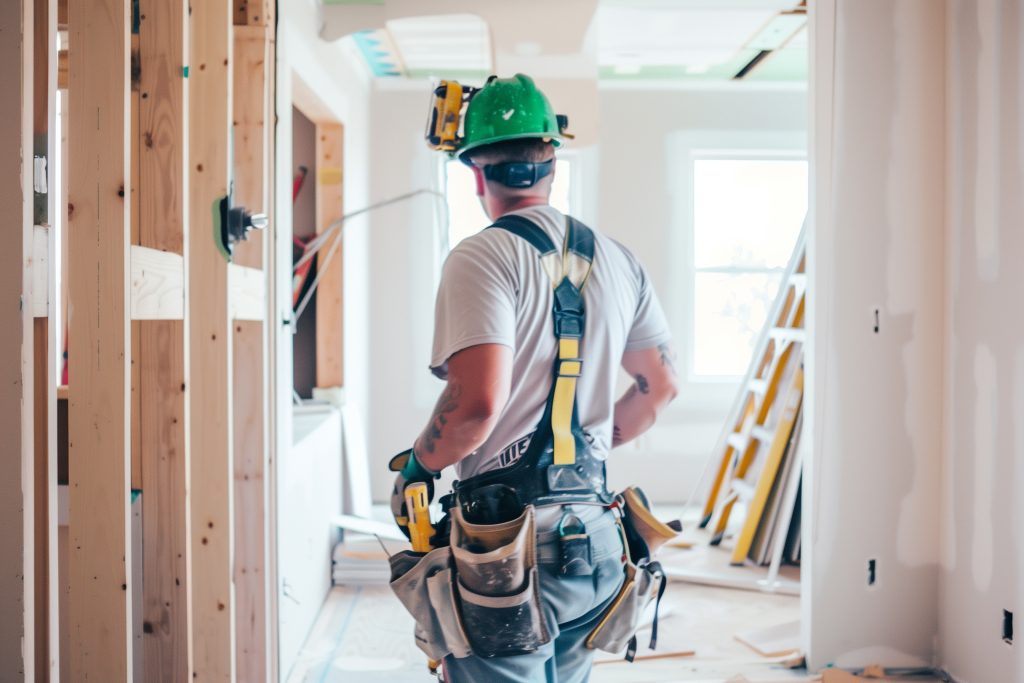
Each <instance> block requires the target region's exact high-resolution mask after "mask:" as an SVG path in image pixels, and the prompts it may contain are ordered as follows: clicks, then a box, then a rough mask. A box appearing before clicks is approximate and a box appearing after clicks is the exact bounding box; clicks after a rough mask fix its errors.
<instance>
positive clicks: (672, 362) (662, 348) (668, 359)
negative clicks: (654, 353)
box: [658, 344, 676, 375]
mask: <svg viewBox="0 0 1024 683" xmlns="http://www.w3.org/2000/svg"><path fill="white" fill-rule="evenodd" d="M658 352H659V353H660V354H661V364H662V365H664V366H665V367H666V368H668V369H669V370H671V371H672V374H673V375H674V374H676V352H675V351H674V350H673V349H672V346H671V345H669V344H658Z"/></svg>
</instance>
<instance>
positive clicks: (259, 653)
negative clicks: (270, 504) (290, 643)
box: [229, 1, 274, 681]
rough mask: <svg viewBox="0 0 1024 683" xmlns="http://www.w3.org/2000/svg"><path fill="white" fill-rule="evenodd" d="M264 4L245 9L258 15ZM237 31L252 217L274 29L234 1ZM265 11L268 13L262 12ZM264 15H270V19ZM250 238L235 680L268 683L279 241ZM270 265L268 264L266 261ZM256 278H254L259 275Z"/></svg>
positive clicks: (238, 156)
mask: <svg viewBox="0 0 1024 683" xmlns="http://www.w3.org/2000/svg"><path fill="white" fill-rule="evenodd" d="M260 4H261V3H259V2H255V1H254V2H252V3H246V5H245V8H246V9H248V10H252V9H253V8H254V7H258V6H259V5H260ZM235 7H236V16H235V19H236V25H235V28H234V51H235V53H234V71H233V78H234V83H233V85H232V88H233V90H234V101H233V105H232V106H233V108H234V116H233V123H234V130H233V142H234V167H233V170H234V201H235V203H236V204H239V205H242V206H245V207H247V208H248V209H249V210H251V211H253V212H261V213H265V214H267V215H268V216H269V215H270V214H271V211H270V205H271V197H272V196H273V194H272V192H271V190H270V187H271V178H272V176H273V173H272V170H271V169H272V168H273V167H272V166H271V163H270V161H271V158H272V156H271V150H272V145H273V135H272V132H273V125H272V122H273V120H274V116H273V112H274V104H273V68H274V42H273V35H274V29H273V27H272V26H267V25H266V24H262V23H255V24H248V23H247V22H246V25H239V22H238V13H237V9H238V7H239V3H236V5H235ZM264 9H265V8H264ZM264 16H266V15H264ZM273 229H274V227H273V221H271V224H270V227H269V229H268V230H267V231H265V232H267V233H268V234H263V232H264V231H260V232H255V233H252V234H251V235H250V237H249V239H248V240H246V241H244V242H241V243H239V244H237V245H235V254H234V261H233V264H232V266H231V268H232V269H233V271H232V273H233V274H234V277H232V274H229V280H231V282H232V283H233V284H234V283H237V281H238V278H237V274H238V271H237V270H235V269H237V268H238V267H249V268H251V269H256V272H258V274H259V276H260V277H259V281H258V282H257V283H256V284H257V286H258V287H259V291H257V292H255V294H256V295H257V296H256V297H254V300H253V301H252V304H253V305H254V306H258V307H259V309H257V310H255V311H252V313H255V314H256V315H257V316H258V320H241V319H239V317H240V316H239V310H238V306H237V304H238V303H239V300H238V298H237V297H242V296H244V295H243V294H241V293H235V291H234V289H233V288H232V294H231V296H232V300H231V305H232V310H233V312H232V317H233V318H234V319H235V320H236V322H235V328H234V339H233V354H234V378H233V393H234V397H233V401H234V403H233V411H234V439H235V452H234V457H235V462H234V486H235V489H234V494H235V512H234V515H235V517H234V525H235V573H234V578H235V600H236V603H235V631H236V643H235V649H236V661H235V666H236V675H237V677H238V680H244V681H265V680H268V677H269V676H268V673H269V671H268V663H269V659H270V654H271V653H270V648H268V642H269V633H270V623H269V617H268V615H269V610H270V583H269V580H268V579H269V574H268V571H267V557H268V551H267V538H268V535H269V532H270V528H271V525H270V523H269V520H268V517H267V479H266V477H265V476H264V475H265V472H266V471H267V461H268V450H267V443H268V442H267V428H268V420H267V399H266V396H267V392H266V387H267V378H268V376H269V373H268V372H267V353H266V346H267V339H266V327H265V325H264V324H263V322H262V319H263V318H264V317H265V314H266V311H267V307H266V297H267V294H268V290H267V286H268V285H267V278H266V276H265V273H264V272H263V271H260V270H259V269H261V268H264V267H265V260H266V259H265V253H266V245H267V244H272V243H273V238H272V235H271V234H270V231H272V230H273ZM266 265H269V263H267V264H266ZM254 274H255V273H254Z"/></svg>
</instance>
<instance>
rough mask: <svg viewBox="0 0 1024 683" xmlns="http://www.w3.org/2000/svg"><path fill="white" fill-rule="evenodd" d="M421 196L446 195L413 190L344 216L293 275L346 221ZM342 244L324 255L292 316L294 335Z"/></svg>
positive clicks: (338, 241) (335, 244) (316, 242)
mask: <svg viewBox="0 0 1024 683" xmlns="http://www.w3.org/2000/svg"><path fill="white" fill-rule="evenodd" d="M420 194H430V195H433V196H434V197H435V199H437V198H440V199H444V195H443V194H441V193H440V192H438V191H437V190H434V189H427V188H421V189H419V190H413V191H412V192H406V193H405V194H400V195H398V196H397V197H392V198H391V199H385V200H384V201H381V202H377V203H376V204H370V205H369V206H366V207H363V208H362V209H359V210H357V211H353V212H352V213H347V214H345V215H344V216H342V217H341V218H339V219H338V220H336V221H334V222H333V223H331V224H330V225H328V226H327V229H326V230H324V231H323V232H322V233H320V234H319V235H317V236H316V237H315V238H314V239H313V240H311V241H310V242H309V244H308V245H307V249H308V251H306V253H304V254H303V255H302V258H300V259H299V260H298V261H296V262H295V264H294V265H293V266H292V273H293V274H294V273H295V271H296V270H297V269H298V268H299V267H300V266H302V265H303V264H305V263H306V262H307V261H309V260H310V259H312V258H313V257H314V256H316V255H317V254H318V253H320V250H321V249H322V248H323V246H324V244H325V243H326V242H327V239H328V238H329V237H330V236H331V235H333V234H334V233H336V232H340V231H341V229H342V226H343V225H344V224H345V221H347V220H349V219H351V218H354V217H356V216H359V215H361V214H364V213H367V212H369V211H374V210H375V209H381V208H383V207H385V206H390V205H392V204H397V203H398V202H402V201H405V200H407V199H411V198H413V197H415V196H416V195H420ZM341 242H342V240H341V238H340V236H339V238H338V239H336V240H334V241H333V243H332V244H331V246H330V248H329V249H328V250H327V253H326V254H325V255H324V260H323V263H321V264H319V266H318V267H317V272H316V277H315V278H313V282H312V284H310V286H309V289H308V290H306V294H305V296H303V297H302V300H301V301H299V305H298V306H296V308H295V313H294V314H293V315H292V332H293V333H294V332H296V331H297V330H298V329H299V328H298V324H297V323H298V321H299V318H300V317H301V316H302V314H303V313H304V312H305V310H306V307H307V306H309V302H310V299H312V298H313V293H314V292H316V289H317V287H318V286H319V285H320V278H321V277H322V276H323V274H324V273H325V272H326V271H327V266H328V265H329V264H330V263H331V260H332V259H333V258H334V256H335V255H336V254H337V253H338V249H339V248H340V247H341ZM310 247H312V248H310Z"/></svg>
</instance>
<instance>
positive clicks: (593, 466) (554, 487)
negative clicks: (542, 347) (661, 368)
mask: <svg viewBox="0 0 1024 683" xmlns="http://www.w3.org/2000/svg"><path fill="white" fill-rule="evenodd" d="M491 228H500V229H503V230H506V231H508V232H511V233H513V234H514V235H517V236H519V237H521V238H522V239H524V240H526V241H527V242H529V243H530V244H531V245H532V246H533V247H534V248H535V249H536V250H537V251H538V252H539V256H540V262H541V265H542V267H543V268H544V271H545V273H547V275H548V277H549V279H550V280H551V287H552V293H553V305H552V318H553V323H554V325H553V331H554V334H555V338H556V339H557V341H558V355H557V358H556V359H555V364H554V369H553V382H552V387H551V392H550V395H549V397H548V401H547V405H546V408H545V411H544V416H543V418H541V421H540V423H539V424H538V426H537V429H536V431H535V432H534V433H533V434H532V435H531V437H530V442H529V446H527V447H526V451H525V452H524V453H523V455H522V457H520V459H519V460H518V461H516V462H515V463H514V464H512V465H510V466H508V467H504V468H501V469H497V470H491V471H488V472H484V473H483V474H479V475H476V476H474V477H471V478H470V479H467V480H465V481H462V482H456V485H455V491H456V493H457V494H458V497H459V500H460V503H461V504H462V505H463V509H464V510H465V511H467V512H468V513H469V514H471V515H472V514H473V513H474V510H476V511H477V512H479V513H480V515H481V517H485V518H488V519H495V518H502V517H506V516H507V515H512V514H518V512H517V511H518V510H521V509H522V506H524V505H528V504H531V503H533V504H539V505H542V504H547V503H571V502H598V503H603V504H608V503H610V502H611V500H612V497H611V495H610V494H609V493H608V491H607V489H606V486H605V470H604V461H603V460H600V459H598V458H596V457H594V456H593V454H592V452H591V445H590V441H589V439H588V437H587V435H585V434H584V432H583V429H582V427H581V426H580V424H579V417H578V413H577V405H576V391H577V385H578V383H579V379H580V376H581V374H582V372H583V359H582V357H581V344H582V341H583V333H584V331H585V327H586V315H585V311H584V305H583V287H584V286H585V285H586V282H587V279H588V277H589V276H590V272H591V270H592V268H593V262H594V233H593V231H591V230H590V228H588V227H587V226H585V225H584V224H583V223H581V222H579V221H577V220H576V219H574V218H572V217H568V216H567V217H566V231H565V239H564V240H563V243H562V248H561V249H558V248H557V247H556V246H555V244H554V242H553V241H552V240H551V238H550V237H548V235H547V233H545V232H544V231H543V230H542V229H541V228H540V227H539V226H537V225H536V224H534V223H533V222H532V221H530V220H529V219H527V218H525V217H523V216H519V215H514V214H513V215H509V216H503V217H502V218H500V219H498V220H497V221H495V223H494V225H493V226H491Z"/></svg>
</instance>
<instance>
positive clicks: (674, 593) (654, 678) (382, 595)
mask: <svg viewBox="0 0 1024 683" xmlns="http://www.w3.org/2000/svg"><path fill="white" fill-rule="evenodd" d="M662 611H663V614H662V621H661V626H660V635H659V645H658V651H657V652H658V653H667V652H675V651H684V650H694V651H696V656H692V657H685V658H674V659H664V660H653V661H638V662H634V663H633V664H626V663H621V662H620V661H619V660H618V659H617V658H614V657H610V656H609V657H608V658H607V659H609V660H611V661H609V662H607V663H606V662H601V663H599V664H597V665H596V666H595V667H594V673H593V675H592V676H591V681H592V682H593V683H620V682H621V683H627V682H628V683H669V682H671V681H703V682H704V683H710V682H711V681H728V680H730V679H732V680H734V681H743V680H746V681H749V682H750V683H767V682H768V681H772V682H775V681H780V682H781V681H806V680H814V679H813V678H809V677H808V676H806V674H805V673H803V672H792V671H787V670H785V669H782V668H781V667H779V666H778V665H777V664H775V663H773V661H772V660H768V659H765V658H763V657H760V656H758V655H757V654H755V653H754V652H753V651H751V650H749V649H747V648H746V647H745V646H744V645H741V644H740V643H738V642H736V641H735V640H734V638H733V636H734V634H735V632H736V631H739V630H744V629H750V628H759V627H768V626H772V625H774V624H778V623H784V622H787V621H791V620H794V619H796V618H798V617H799V600H798V599H797V598H793V597H788V596H781V595H770V594H762V593H751V592H746V591H736V590H731V589H724V588H710V587H704V586H695V585H690V584H685V583H673V584H672V585H671V586H670V587H669V590H668V592H667V593H666V596H665V601H664V603H663V607H662ZM640 642H641V646H642V645H643V644H644V642H645V640H644V636H643V635H641V641H640ZM647 652H649V651H644V650H641V652H640V653H639V654H641V655H643V654H645V653H647ZM737 676H743V677H745V678H736V677H737ZM355 680H358V681H366V682H367V683H376V682H381V683H383V682H384V681H387V682H388V683H415V682H419V683H427V682H428V681H431V680H435V679H433V678H431V677H430V676H429V675H428V674H427V671H426V666H425V663H424V657H423V654H422V653H421V652H420V651H419V650H418V649H416V647H415V646H414V645H413V642H412V620H411V618H410V617H409V616H408V614H407V613H406V612H405V610H404V609H402V607H401V605H399V603H398V602H397V600H396V599H395V598H394V597H393V595H392V594H391V592H390V590H389V589H388V588H386V587H377V586H374V587H361V588H335V589H334V590H333V591H332V592H331V594H330V596H329V597H328V600H327V602H326V603H325V605H324V608H323V610H322V612H321V614H320V618H319V620H318V621H317V623H316V625H315V626H314V628H313V632H312V633H311V634H310V638H309V640H308V641H307V644H306V647H305V648H304V649H303V651H302V653H301V654H300V656H299V662H298V664H297V665H296V666H295V668H294V669H293V671H292V673H291V676H290V677H289V679H288V683H340V682H341V681H355Z"/></svg>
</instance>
